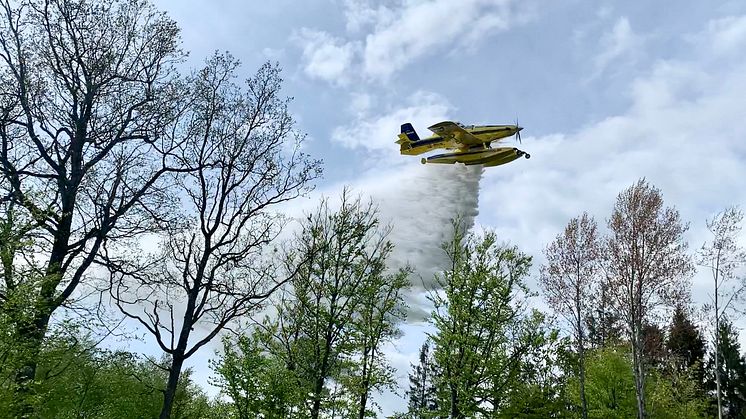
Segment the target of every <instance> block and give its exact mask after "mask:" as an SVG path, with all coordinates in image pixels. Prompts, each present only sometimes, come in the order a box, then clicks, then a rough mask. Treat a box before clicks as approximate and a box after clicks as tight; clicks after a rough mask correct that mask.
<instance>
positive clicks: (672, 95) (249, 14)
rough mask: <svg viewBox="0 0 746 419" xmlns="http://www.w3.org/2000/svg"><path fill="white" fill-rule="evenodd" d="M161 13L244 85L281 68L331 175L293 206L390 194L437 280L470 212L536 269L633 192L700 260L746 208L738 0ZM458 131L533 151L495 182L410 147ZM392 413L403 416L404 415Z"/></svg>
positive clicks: (349, 5) (744, 70)
mask: <svg viewBox="0 0 746 419" xmlns="http://www.w3.org/2000/svg"><path fill="white" fill-rule="evenodd" d="M155 4H156V5H157V7H159V8H160V9H162V10H164V11H166V12H167V13H168V14H169V15H170V16H171V17H172V18H174V19H175V20H176V21H177V22H178V23H179V24H180V26H181V28H182V36H183V47H184V49H186V50H188V51H190V53H191V55H190V58H189V62H188V64H189V65H193V66H198V65H200V63H201V62H202V61H203V59H204V58H205V57H206V56H208V55H210V54H211V53H212V51H214V50H227V51H230V52H231V53H232V54H233V55H234V56H236V57H237V58H239V59H240V60H241V61H242V62H243V64H244V65H243V70H242V71H243V72H244V75H245V76H249V75H250V74H251V73H253V71H254V70H255V69H256V68H258V66H259V65H260V64H261V63H262V62H264V61H267V60H270V61H279V63H280V64H281V65H282V67H283V68H284V73H283V74H284V78H285V93H286V94H287V95H289V96H293V97H294V98H295V100H294V102H293V105H292V109H293V112H294V113H295V115H296V117H297V120H298V126H299V128H300V129H301V130H302V131H304V132H306V133H307V134H308V142H307V145H306V148H307V151H308V152H309V153H311V154H312V155H313V156H315V157H318V158H322V159H323V160H324V162H325V176H324V179H323V180H322V181H321V182H319V184H318V187H317V191H316V193H315V194H314V197H312V198H309V199H307V200H306V201H303V202H299V203H298V207H297V208H296V210H298V209H299V208H311V207H313V205H315V203H316V200H317V199H318V196H319V195H326V196H332V197H334V196H337V195H338V194H339V193H340V191H341V189H342V187H343V186H345V185H349V186H351V187H352V188H353V189H355V190H356V191H358V192H361V193H363V194H366V195H369V196H372V197H374V198H375V199H376V200H377V201H379V202H380V205H381V214H382V216H383V217H384V218H386V219H387V220H389V221H390V222H392V224H393V226H394V232H393V235H392V239H393V240H394V241H395V244H397V245H398V246H399V252H398V253H397V255H396V260H397V261H398V262H402V263H403V261H414V262H415V263H416V264H418V266H419V267H420V274H421V275H422V278H423V280H424V281H427V280H428V275H429V274H430V273H431V272H432V271H434V270H436V269H437V266H438V263H439V260H441V259H440V258H441V256H440V255H439V254H438V253H437V245H438V243H439V241H440V240H442V239H443V238H444V237H445V234H446V229H445V228H444V226H446V225H447V220H448V219H449V218H450V217H452V216H453V215H455V213H457V212H458V213H461V214H464V215H466V216H467V217H473V219H474V221H475V223H476V225H478V226H480V227H488V228H494V229H496V230H497V232H498V233H499V234H500V235H501V237H502V238H504V239H505V240H508V241H510V242H512V243H514V244H517V245H518V246H520V247H521V249H523V250H524V251H526V252H528V253H529V254H531V255H534V256H535V258H536V259H535V261H536V264H537V266H538V264H540V263H541V249H542V248H543V247H544V246H545V245H546V244H547V243H548V242H549V241H550V240H551V239H552V238H553V237H554V236H555V235H556V234H558V233H559V232H560V230H561V229H562V228H563V227H564V225H565V224H566V222H567V221H568V220H569V218H570V217H573V216H575V215H578V214H579V213H581V212H582V211H584V210H585V211H588V212H589V213H590V214H592V215H594V216H595V217H596V218H597V219H598V220H599V221H601V222H602V223H604V222H605V220H606V218H607V217H608V215H609V213H610V210H611V206H612V204H613V201H614V199H615V197H616V194H617V193H619V192H620V191H621V190H622V189H623V188H626V187H628V186H630V185H631V184H632V183H633V182H634V181H636V180H637V179H639V178H640V177H646V178H647V179H648V180H649V181H650V182H651V183H653V184H654V185H656V186H657V187H659V188H660V189H661V190H662V191H663V194H664V199H665V200H666V202H667V204H669V205H675V206H676V207H677V208H678V209H679V210H680V211H681V214H682V218H683V219H684V220H687V221H689V222H690V223H691V228H690V230H689V232H688V235H687V237H688V240H689V241H690V245H691V247H692V248H693V249H696V248H698V247H699V246H701V244H702V243H703V241H704V240H706V239H707V232H706V229H705V226H704V222H705V220H706V219H707V218H708V217H711V216H712V215H713V214H714V213H715V212H717V211H718V210H720V209H722V208H723V207H725V206H728V205H733V204H738V205H742V206H746V188H744V186H745V185H746V180H745V179H746V141H745V140H746V93H744V92H746V54H745V53H744V52H746V3H744V2H743V1H741V0H734V1H722V0H721V1H709V2H704V1H699V0H682V1H678V2H675V3H671V2H649V1H644V0H634V1H627V2H611V1H590V0H587V1H583V0H567V1H562V2H559V1H549V0H544V1H541V0H520V1H518V0H459V1H456V0H386V1H367V0H306V1H302V2H299V1H295V0H275V1H273V2H259V1H242V0H213V1H209V2H208V1H206V0H205V1H198V0H191V1H183V0H157V1H156V2H155ZM444 119H450V120H457V121H461V122H463V123H466V124H500V123H513V122H514V121H515V120H516V119H517V120H518V121H519V123H520V125H522V126H524V127H525V129H524V131H523V144H522V149H524V150H526V151H527V152H529V153H531V156H532V158H531V159H530V160H525V159H520V160H517V161H515V162H513V163H511V164H509V165H505V166H499V167H493V168H488V169H485V170H481V169H479V168H466V167H443V166H437V165H432V166H422V165H420V164H419V158H417V157H410V156H400V155H399V154H398V146H397V145H395V144H394V141H395V140H396V135H397V134H398V132H399V125H400V124H401V123H403V122H412V123H413V124H414V126H415V128H416V129H417V130H418V132H419V133H420V135H426V134H427V131H426V127H427V126H429V125H431V124H433V123H436V122H439V121H441V120H444ZM531 283H532V284H535V279H532V280H531ZM708 285H709V282H707V277H706V276H704V275H700V276H697V277H695V279H694V286H693V291H692V294H693V299H694V301H695V302H697V303H702V302H705V301H707V300H708V297H707V291H708V289H709V286H708ZM413 298H414V297H413ZM412 303H413V304H414V305H415V306H416V301H415V300H412ZM415 317H416V316H414V317H413V320H412V322H411V323H412V324H410V325H407V326H406V328H405V336H404V338H403V339H402V340H401V341H399V342H397V344H396V345H395V347H393V348H391V349H390V350H389V352H390V354H391V357H392V360H393V361H394V363H395V365H396V366H397V367H398V368H400V370H399V373H400V375H401V378H402V380H401V382H402V385H403V386H404V385H405V384H406V373H407V368H408V364H409V362H410V361H413V360H414V359H415V356H416V351H417V348H418V347H419V345H420V344H421V343H422V342H423V341H424V328H423V326H422V325H421V324H417V323H416V322H415V320H414V318H415ZM209 356H211V354H209V353H203V354H202V357H201V358H200V359H197V360H195V361H194V366H195V367H196V368H197V370H198V373H197V377H203V378H204V377H206V376H207V375H208V374H209V370H206V369H205V368H204V359H206V358H208V357H209ZM205 381H206V378H205ZM379 401H380V402H381V403H382V404H384V405H385V406H384V412H386V413H389V412H392V411H394V410H397V409H402V407H403V403H404V402H403V400H402V399H401V398H399V397H397V396H395V395H390V394H388V395H385V396H383V397H380V398H379Z"/></svg>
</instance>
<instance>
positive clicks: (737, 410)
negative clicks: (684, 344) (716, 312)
mask: <svg viewBox="0 0 746 419" xmlns="http://www.w3.org/2000/svg"><path fill="white" fill-rule="evenodd" d="M718 337H719V340H718V345H717V349H718V351H719V359H720V362H719V368H718V371H719V375H720V393H721V400H722V407H723V417H724V418H741V417H744V416H745V415H746V358H744V357H743V356H742V355H741V345H740V344H739V343H738V331H736V329H735V328H734V327H733V325H732V324H731V323H730V322H728V321H727V320H724V321H722V322H721V323H720V330H719V333H718ZM714 358H715V357H714V353H711V354H710V357H709V359H708V362H707V364H708V365H707V370H708V371H712V370H714V363H715V359H714ZM707 384H708V388H709V389H710V390H715V386H716V383H715V377H714V376H710V377H708V383H707Z"/></svg>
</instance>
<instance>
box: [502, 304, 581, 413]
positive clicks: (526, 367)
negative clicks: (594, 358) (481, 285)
mask: <svg viewBox="0 0 746 419" xmlns="http://www.w3.org/2000/svg"><path fill="white" fill-rule="evenodd" d="M532 319H533V320H532V322H531V323H533V325H534V326H535V328H536V330H537V331H539V333H536V334H534V342H533V348H532V349H531V350H530V351H529V352H528V353H527V355H526V357H525V358H524V359H523V360H522V362H521V371H520V373H519V375H518V377H517V379H516V380H515V382H514V383H512V384H511V389H510V391H509V392H508V393H507V395H506V398H505V399H506V401H505V403H504V405H503V407H501V408H500V410H499V411H498V412H496V413H495V414H494V417H499V418H516V417H520V418H536V419H540V418H549V417H565V416H567V414H568V408H569V406H567V395H566V389H567V386H568V382H567V381H568V378H569V377H570V376H572V375H573V373H574V371H573V372H571V371H569V368H568V366H569V364H568V358H569V356H574V357H575V358H577V354H571V351H572V345H571V342H570V340H569V339H568V338H560V337H559V331H558V330H556V329H549V328H547V326H546V325H545V322H544V316H543V315H541V314H540V313H538V312H536V311H535V312H534V313H533V316H532ZM574 383H576V382H574ZM573 410H574V409H573ZM581 414H582V412H581Z"/></svg>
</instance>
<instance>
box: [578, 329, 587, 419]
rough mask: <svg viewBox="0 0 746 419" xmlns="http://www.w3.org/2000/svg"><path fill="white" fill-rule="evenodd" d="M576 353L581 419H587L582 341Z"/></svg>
mask: <svg viewBox="0 0 746 419" xmlns="http://www.w3.org/2000/svg"><path fill="white" fill-rule="evenodd" d="M578 353H579V358H580V404H581V407H582V409H583V419H588V402H587V401H586V398H585V348H583V341H582V339H581V340H580V342H579V344H578Z"/></svg>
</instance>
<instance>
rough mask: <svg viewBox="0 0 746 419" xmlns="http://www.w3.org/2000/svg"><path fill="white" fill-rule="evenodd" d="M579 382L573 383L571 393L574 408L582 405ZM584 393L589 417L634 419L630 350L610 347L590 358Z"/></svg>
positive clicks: (634, 403) (597, 351)
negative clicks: (628, 418) (624, 418)
mask: <svg viewBox="0 0 746 419" xmlns="http://www.w3.org/2000/svg"><path fill="white" fill-rule="evenodd" d="M576 381H577V379H576V378H573V379H571V380H570V383H571V384H570V386H569V388H568V393H569V395H570V397H571V400H572V401H573V403H574V404H575V405H579V404H580V396H579V394H578V390H577V389H578V386H577V384H576ZM585 386H586V387H585V391H586V395H587V400H588V417H590V418H614V417H620V418H622V417H630V418H631V417H635V416H636V415H637V407H636V401H635V382H634V376H633V375H632V362H631V359H630V354H629V353H628V351H627V350H624V349H622V348H620V347H608V348H602V349H599V350H596V351H594V352H592V353H590V354H589V356H588V359H587V362H586V384H585Z"/></svg>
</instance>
